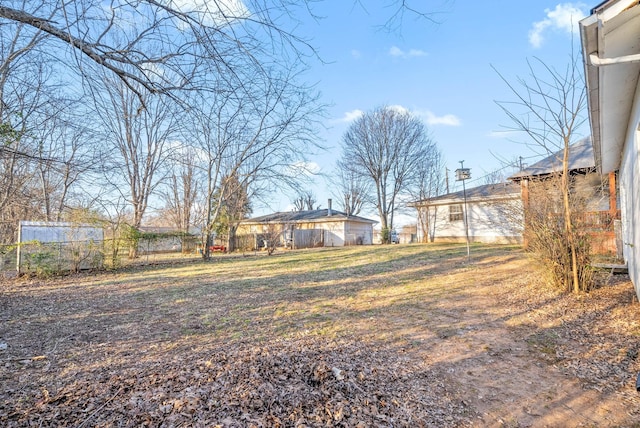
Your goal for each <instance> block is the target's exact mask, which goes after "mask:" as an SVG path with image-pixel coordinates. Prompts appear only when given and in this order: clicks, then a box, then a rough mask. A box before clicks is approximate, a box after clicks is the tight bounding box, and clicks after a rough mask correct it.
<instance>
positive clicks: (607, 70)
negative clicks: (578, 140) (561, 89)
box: [580, 0, 640, 173]
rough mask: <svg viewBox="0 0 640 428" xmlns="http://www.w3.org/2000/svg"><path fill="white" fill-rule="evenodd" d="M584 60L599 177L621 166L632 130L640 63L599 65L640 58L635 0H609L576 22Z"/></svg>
mask: <svg viewBox="0 0 640 428" xmlns="http://www.w3.org/2000/svg"><path fill="white" fill-rule="evenodd" d="M580 37H581V40H582V52H583V61H584V64H585V76H586V85H587V97H588V104H589V118H590V124H591V133H592V138H593V146H594V155H595V160H596V164H597V166H598V169H599V170H600V171H601V172H602V173H608V172H611V171H615V170H616V169H618V168H619V166H620V160H621V154H622V150H623V147H624V144H625V141H626V139H627V135H628V133H629V132H632V130H631V129H630V124H629V119H630V117H631V110H632V107H633V99H634V96H635V95H636V91H637V90H639V89H637V88H638V75H639V74H640V63H637V62H636V63H634V62H621V63H617V64H614V65H597V64H594V63H593V61H592V58H596V59H598V60H608V59H619V58H621V57H625V56H628V55H634V54H639V53H640V43H639V40H640V4H639V2H638V0H609V1H605V2H603V3H601V4H599V5H598V6H596V7H595V8H593V9H592V10H591V15H590V16H588V17H587V18H585V19H583V20H582V21H580Z"/></svg>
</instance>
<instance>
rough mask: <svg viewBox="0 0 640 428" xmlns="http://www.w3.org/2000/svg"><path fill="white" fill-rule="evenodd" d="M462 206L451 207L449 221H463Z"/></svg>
mask: <svg viewBox="0 0 640 428" xmlns="http://www.w3.org/2000/svg"><path fill="white" fill-rule="evenodd" d="M462 214H463V213H462V205H460V204H458V205H449V221H450V222H454V221H462Z"/></svg>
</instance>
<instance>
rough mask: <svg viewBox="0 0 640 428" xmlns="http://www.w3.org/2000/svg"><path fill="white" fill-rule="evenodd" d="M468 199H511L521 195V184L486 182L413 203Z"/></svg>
mask: <svg viewBox="0 0 640 428" xmlns="http://www.w3.org/2000/svg"><path fill="white" fill-rule="evenodd" d="M465 193H466V197H467V201H469V202H475V201H490V200H497V199H510V198H516V197H518V198H519V197H520V185H519V184H517V183H513V182H510V181H507V182H504V183H497V184H485V185H482V186H477V187H472V188H471V189H466V190H460V191H459V192H452V193H447V194H445V195H440V196H436V197H435V198H429V199H423V200H421V201H416V202H413V203H411V205H412V206H414V207H415V206H424V205H445V204H447V203H460V202H461V201H462V200H463V199H464V197H465Z"/></svg>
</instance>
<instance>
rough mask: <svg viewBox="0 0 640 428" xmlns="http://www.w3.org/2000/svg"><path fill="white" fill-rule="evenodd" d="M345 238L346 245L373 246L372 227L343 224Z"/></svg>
mask: <svg viewBox="0 0 640 428" xmlns="http://www.w3.org/2000/svg"><path fill="white" fill-rule="evenodd" d="M345 237H346V243H347V245H356V244H358V245H371V244H373V226H372V225H371V224H370V223H356V222H353V221H348V222H346V223H345Z"/></svg>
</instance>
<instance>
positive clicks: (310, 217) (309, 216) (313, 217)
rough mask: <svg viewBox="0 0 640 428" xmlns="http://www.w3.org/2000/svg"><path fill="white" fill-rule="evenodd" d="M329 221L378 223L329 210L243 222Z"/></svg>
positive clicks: (294, 212) (285, 214) (278, 214)
mask: <svg viewBox="0 0 640 428" xmlns="http://www.w3.org/2000/svg"><path fill="white" fill-rule="evenodd" d="M327 221H355V222H360V223H371V224H374V223H377V221H375V220H369V219H368V218H364V217H358V216H355V215H350V216H348V215H347V214H345V213H343V212H341V211H336V210H331V215H329V210H328V209H323V210H307V211H288V212H276V213H273V214H267V215H263V216H260V217H254V218H250V219H247V220H243V221H242V222H243V223H245V224H246V223H303V222H327Z"/></svg>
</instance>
